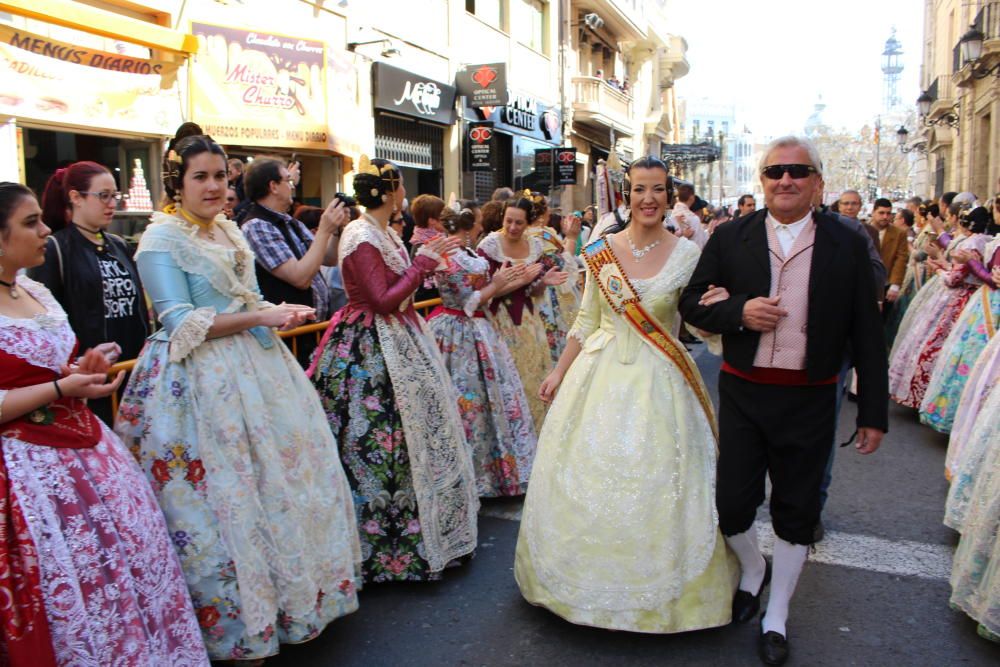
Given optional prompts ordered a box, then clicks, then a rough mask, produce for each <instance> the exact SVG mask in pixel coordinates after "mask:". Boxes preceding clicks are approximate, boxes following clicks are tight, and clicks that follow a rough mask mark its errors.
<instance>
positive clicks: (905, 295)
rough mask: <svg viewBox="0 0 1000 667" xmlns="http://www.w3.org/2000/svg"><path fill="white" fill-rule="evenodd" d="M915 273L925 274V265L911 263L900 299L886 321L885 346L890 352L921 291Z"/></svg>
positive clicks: (898, 298)
mask: <svg viewBox="0 0 1000 667" xmlns="http://www.w3.org/2000/svg"><path fill="white" fill-rule="evenodd" d="M915 271H919V272H920V273H921V274H923V273H924V271H925V269H924V266H923V264H920V265H914V264H912V263H911V264H910V265H909V266H908V267H907V269H906V277H905V278H903V287H902V289H901V290H900V291H899V297H897V298H896V301H895V303H893V304H892V310H891V311H890V312H889V317H888V319H886V321H885V344H886V347H887V348H888V349H890V350H891V349H892V345H893V343H895V342H896V334H897V332H898V331H899V325H900V323H901V322H902V321H903V317H904V316H905V315H906V311H907V310H908V309H909V308H910V304H911V303H913V299H914V297H916V296H917V292H918V291H919V289H920V288H918V287H917V282H916V280H915V279H914V272H915Z"/></svg>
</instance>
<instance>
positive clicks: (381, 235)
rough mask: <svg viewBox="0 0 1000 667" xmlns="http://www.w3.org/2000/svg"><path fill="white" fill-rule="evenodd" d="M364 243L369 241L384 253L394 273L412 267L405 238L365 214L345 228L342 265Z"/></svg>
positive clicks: (341, 246)
mask: <svg viewBox="0 0 1000 667" xmlns="http://www.w3.org/2000/svg"><path fill="white" fill-rule="evenodd" d="M362 243H368V244H370V245H371V246H372V247H373V248H377V249H378V251H379V253H381V254H382V260H383V261H384V262H385V263H386V266H388V267H389V268H390V269H392V271H393V273H396V274H398V275H402V274H403V272H405V271H406V270H407V269H408V268H410V258H409V257H407V256H406V252H405V250H403V249H404V248H405V246H404V245H403V240H402V239H400V238H399V235H398V234H397V233H396V230H394V229H393V228H392V227H387V228H386V229H384V230H383V229H381V228H380V227H379V226H378V223H377V222H375V221H373V220H372V219H370V218H369V217H367V214H365V216H363V217H360V218H358V219H357V220H355V221H353V222H352V223H351V224H349V225H347V227H346V228H345V229H344V234H343V235H342V236H341V238H340V248H339V250H338V252H339V254H340V260H339V261H340V265H341V267H343V264H344V260H345V259H347V258H348V257H349V256H350V255H351V253H353V252H354V251H355V250H357V249H358V246H360V245H361V244H362Z"/></svg>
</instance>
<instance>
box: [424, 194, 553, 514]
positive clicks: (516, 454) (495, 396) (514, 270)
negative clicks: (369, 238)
mask: <svg viewBox="0 0 1000 667" xmlns="http://www.w3.org/2000/svg"><path fill="white" fill-rule="evenodd" d="M443 203H444V202H442V204H443ZM441 222H442V223H443V224H444V228H445V230H446V232H447V233H448V235H449V236H451V237H453V238H457V239H459V240H461V241H463V242H464V246H465V247H464V248H462V249H460V250H458V251H456V252H454V253H452V254H451V255H449V256H448V260H447V263H446V265H445V266H444V268H442V269H440V270H438V271H437V272H435V273H434V280H435V283H436V284H437V288H438V291H439V292H440V294H441V299H442V301H443V303H442V305H441V306H439V307H438V308H436V309H435V310H434V312H432V313H431V314H430V316H429V317H428V318H427V327H428V328H429V329H430V330H431V333H432V334H434V338H435V339H436V340H437V344H438V348H439V349H440V350H441V355H442V356H443V357H444V362H445V365H446V366H447V367H448V371H449V373H451V379H452V381H453V382H454V383H455V389H456V390H457V391H458V405H459V412H460V413H461V415H462V423H463V425H464V426H465V437H466V439H467V440H468V442H469V447H470V448H471V451H472V464H473V466H475V470H476V488H477V490H478V493H479V496H480V497H486V498H493V497H497V496H516V495H520V494H522V493H524V492H525V490H526V488H527V483H528V477H529V476H530V474H531V463H532V461H533V459H534V457H535V443H536V440H537V438H536V436H535V426H534V423H533V422H532V420H531V410H530V408H529V407H528V398H527V396H525V394H524V387H523V385H522V384H521V377H520V376H519V375H518V374H517V367H516V366H515V365H514V360H513V358H512V357H511V355H510V351H509V350H508V349H507V344H506V343H505V342H504V341H503V339H502V338H501V337H500V335H499V334H498V333H497V331H496V329H495V328H494V327H493V324H492V323H491V322H490V320H489V318H487V316H486V311H485V310H484V307H485V306H486V304H488V303H489V302H490V300H491V299H492V298H493V295H495V294H496V293H497V292H498V291H499V290H501V289H503V288H504V287H505V286H507V285H508V284H510V283H514V282H515V281H521V282H522V283H525V282H526V281H525V279H524V277H523V276H524V267H523V265H522V266H517V267H511V266H508V267H505V268H502V269H501V270H499V271H497V272H496V273H495V274H494V275H493V279H492V280H490V278H489V263H488V262H487V261H486V260H485V259H483V258H482V257H480V256H479V255H477V254H475V252H473V251H472V250H470V249H469V247H470V246H471V244H472V241H473V237H474V236H475V235H476V231H477V230H476V227H477V223H476V216H475V214H474V213H473V212H472V211H470V210H469V209H462V211H461V212H459V213H454V212H453V211H451V210H449V209H445V210H444V212H443V213H442V214H441Z"/></svg>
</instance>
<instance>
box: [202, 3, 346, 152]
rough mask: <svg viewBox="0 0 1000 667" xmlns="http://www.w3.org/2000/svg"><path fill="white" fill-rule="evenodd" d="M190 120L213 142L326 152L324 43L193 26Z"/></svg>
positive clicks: (268, 34)
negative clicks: (194, 53) (196, 45)
mask: <svg viewBox="0 0 1000 667" xmlns="http://www.w3.org/2000/svg"><path fill="white" fill-rule="evenodd" d="M191 31H192V32H193V33H194V34H195V35H198V37H200V38H201V44H200V50H199V52H198V55H197V56H195V58H194V59H193V62H192V63H191V67H190V69H191V106H192V118H193V119H194V120H195V121H196V122H197V123H199V124H200V125H201V126H202V128H203V129H204V130H205V132H207V133H208V134H210V135H212V138H213V139H215V140H216V141H218V142H220V143H224V144H240V145H244V146H281V147H290V148H296V147H301V148H318V149H324V150H325V149H326V148H328V143H327V125H326V46H325V45H324V44H323V42H318V41H314V40H309V39H300V38H298V37H285V36H282V35H274V34H270V33H265V32H257V31H248V30H240V29H238V28H228V27H222V26H214V25H207V24H204V23H193V24H192V25H191Z"/></svg>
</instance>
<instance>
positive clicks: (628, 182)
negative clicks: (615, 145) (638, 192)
mask: <svg viewBox="0 0 1000 667" xmlns="http://www.w3.org/2000/svg"><path fill="white" fill-rule="evenodd" d="M633 169H661V170H662V171H663V174H664V176H666V182H667V205H668V206H669V205H671V204H673V203H674V179H673V177H672V176H671V175H670V170H669V169H668V168H667V165H666V163H665V162H664V161H663V160H661V159H660V158H658V157H655V156H653V155H647V156H646V157H644V158H641V159H639V160H636V161H635V162H633V163H632V164H630V165H629V166H628V169H626V170H625V178H624V179H623V180H622V200H623V201H624V202H625V206H630V205H631V201H630V199H631V196H632V178H631V177H630V174H631V173H632V170H633Z"/></svg>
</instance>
